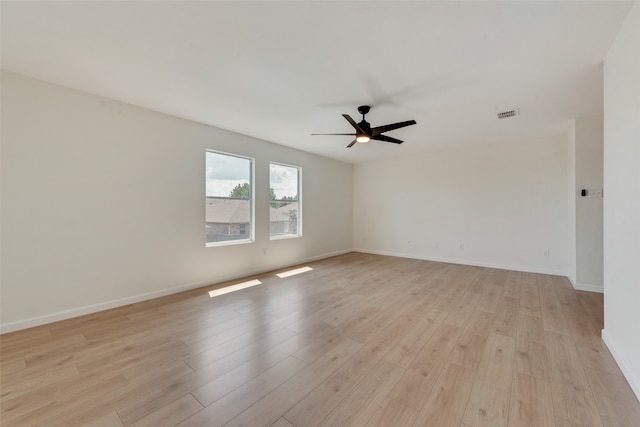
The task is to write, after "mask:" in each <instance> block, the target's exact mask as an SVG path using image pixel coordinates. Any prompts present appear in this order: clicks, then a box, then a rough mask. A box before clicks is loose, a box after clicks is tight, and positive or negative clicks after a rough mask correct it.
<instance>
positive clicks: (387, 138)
mask: <svg viewBox="0 0 640 427" xmlns="http://www.w3.org/2000/svg"><path fill="white" fill-rule="evenodd" d="M371 139H375V140H378V141H385V142H393V143H394V144H402V143H403V142H404V141H401V140H399V139H395V138H391V137H390V136H387V135H376V136H372V137H371Z"/></svg>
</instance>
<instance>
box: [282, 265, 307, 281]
mask: <svg viewBox="0 0 640 427" xmlns="http://www.w3.org/2000/svg"><path fill="white" fill-rule="evenodd" d="M311 270H313V268H311V267H301V268H296V269H295V270H289V271H283V272H282V273H278V274H276V276H278V277H279V278H281V279H284V278H285V277H289V276H295V275H296V274H300V273H306V272H307V271H311Z"/></svg>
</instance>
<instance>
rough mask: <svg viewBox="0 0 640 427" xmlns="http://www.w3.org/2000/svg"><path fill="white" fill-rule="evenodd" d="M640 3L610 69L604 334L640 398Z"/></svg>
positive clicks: (606, 83)
mask: <svg viewBox="0 0 640 427" xmlns="http://www.w3.org/2000/svg"><path fill="white" fill-rule="evenodd" d="M638 76H640V3H639V2H636V3H635V4H634V6H633V8H632V9H631V11H630V12H629V15H628V16H627V19H626V21H625V24H624V25H623V26H622V28H621V30H620V32H619V34H618V36H617V38H616V40H615V41H614V43H613V44H612V46H611V48H610V50H609V52H608V54H607V56H606V58H605V67H604V187H605V188H604V196H605V198H604V291H605V298H604V326H605V328H604V330H603V332H602V337H603V338H604V340H605V342H606V343H607V345H608V346H609V349H610V350H611V352H612V353H613V355H614V357H615V358H616V360H617V362H618V364H619V365H620V367H621V368H622V370H623V372H624V373H625V376H626V378H627V380H628V381H629V383H630V384H631V386H632V388H633V389H634V391H635V393H636V396H638V398H639V399H640V333H638V325H640V310H638V302H640V268H638V267H639V264H640V79H639V77H638Z"/></svg>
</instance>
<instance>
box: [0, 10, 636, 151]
mask: <svg viewBox="0 0 640 427" xmlns="http://www.w3.org/2000/svg"><path fill="white" fill-rule="evenodd" d="M631 4H632V3H630V2H610V1H596V2H587V1H570V2H559V1H546V2H543V1H534V2H514V1H510V2H507V1H504V2H499V1H486V2H485V1H473V2H398V1H389V2H347V1H337V2H327V1H316V2H275V1H261V2H238V1H236V2H219V1H216V2H213V1H195V2H187V1H164V2H141V1H125V2H98V1H84V2H58V1H45V2H28V1H18V2H13V1H4V0H3V1H2V3H1V7H2V10H1V12H2V67H3V68H5V69H8V70H11V71H14V72H18V73H22V74H25V75H28V76H32V77H35V78H39V79H42V80H46V81H50V82H53V83H57V84H61V85H64V86H68V87H72V88H76V89H80V90H83V91H87V92H90V93H94V94H97V95H100V96H104V97H109V98H113V99H117V100H120V101H124V102H128V103H131V104H134V105H138V106H142V107H146V108H149V109H152V110H156V111H160V112H164V113H167V114H171V115H174V116H178V117H183V118H187V119H190V120H194V121H197V122H201V123H206V124H210V125H213V126H217V127H220V128H224V129H229V130H232V131H236V132H239V133H243V134H246V135H251V136H254V137H257V138H261V139H264V140H267V141H271V142H275V143H278V144H282V145H287V146H290V147H295V148H298V149H301V150H305V151H309V152H312V153H317V154H320V155H324V156H328V157H332V158H335V159H340V160H343V161H346V162H351V163H358V162H364V161H369V160H374V159H380V158H388V157H390V156H407V155H411V154H413V153H415V152H418V151H424V150H429V149H442V148H452V147H460V146H468V145H471V144H487V143H496V142H506V141H510V142H513V143H518V142H522V141H533V140H535V139H536V138H540V137H544V136H548V135H553V134H560V133H564V132H566V131H567V129H568V120H569V119H570V118H573V117H580V116H585V115H591V114H596V113H598V112H601V111H602V60H603V58H604V55H605V54H606V52H607V49H608V47H609V45H610V44H611V42H612V41H613V39H614V38H615V36H616V34H617V31H618V29H619V28H620V26H621V24H622V22H623V20H624V18H625V16H626V14H627V13H628V11H629V9H630V7H631ZM362 104H370V105H372V106H373V108H372V110H371V112H370V113H369V114H368V115H367V120H368V121H369V122H370V123H371V124H372V125H373V126H379V125H382V124H387V123H391V122H397V121H404V120H409V119H415V120H416V121H417V122H418V124H417V125H416V126H411V127H408V128H404V129H399V130H396V131H392V132H389V133H388V134H387V135H389V136H392V137H395V138H399V139H402V140H404V141H405V143H404V144H402V145H395V144H389V143H385V142H372V143H369V144H366V145H362V144H357V145H356V146H354V147H353V148H350V149H347V148H345V147H346V145H347V144H348V143H349V142H350V141H351V137H349V136H310V134H311V133H325V132H329V133H334V132H335V133H348V132H351V131H352V128H351V127H350V126H349V124H348V123H347V122H346V121H345V120H344V119H343V118H342V117H341V114H343V113H347V114H350V115H351V116H352V117H353V118H354V119H356V120H357V121H359V119H360V116H359V115H358V112H357V109H356V108H357V106H358V105H362ZM512 108H520V112H521V114H520V116H518V117H516V118H513V119H506V120H498V119H497V118H496V117H495V113H496V112H498V111H501V110H504V109H512ZM185 144H188V141H185Z"/></svg>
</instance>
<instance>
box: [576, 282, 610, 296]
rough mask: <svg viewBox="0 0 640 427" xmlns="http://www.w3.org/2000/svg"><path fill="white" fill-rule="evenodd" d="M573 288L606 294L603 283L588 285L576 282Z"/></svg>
mask: <svg viewBox="0 0 640 427" xmlns="http://www.w3.org/2000/svg"><path fill="white" fill-rule="evenodd" d="M573 288H574V289H575V290H577V291H587V292H598V293H600V294H604V286H602V285H588V284H585V283H576V284H575V285H573Z"/></svg>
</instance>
